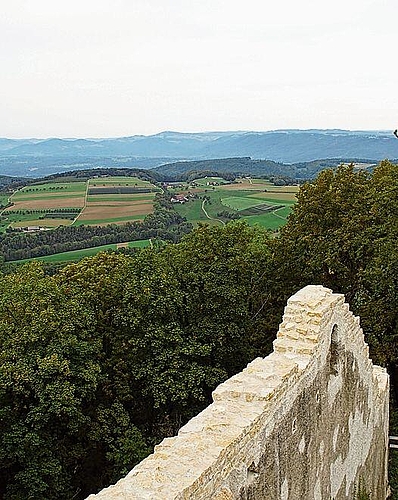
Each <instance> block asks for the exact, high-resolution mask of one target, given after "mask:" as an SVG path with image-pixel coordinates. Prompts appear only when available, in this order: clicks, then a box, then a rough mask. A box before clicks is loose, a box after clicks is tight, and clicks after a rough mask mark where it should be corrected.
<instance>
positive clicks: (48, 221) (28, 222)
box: [10, 219, 73, 227]
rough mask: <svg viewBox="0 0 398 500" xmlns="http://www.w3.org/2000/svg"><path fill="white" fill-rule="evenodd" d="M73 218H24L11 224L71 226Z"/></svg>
mask: <svg viewBox="0 0 398 500" xmlns="http://www.w3.org/2000/svg"><path fill="white" fill-rule="evenodd" d="M72 222H73V221H72V220H71V219H36V220H22V221H18V222H12V223H11V224H10V225H11V226H12V227H28V226H29V227H30V226H41V227H58V226H70V225H71V224H72Z"/></svg>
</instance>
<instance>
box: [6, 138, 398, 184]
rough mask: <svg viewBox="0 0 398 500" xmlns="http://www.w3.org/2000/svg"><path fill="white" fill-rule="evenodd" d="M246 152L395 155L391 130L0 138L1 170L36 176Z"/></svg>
mask: <svg viewBox="0 0 398 500" xmlns="http://www.w3.org/2000/svg"><path fill="white" fill-rule="evenodd" d="M227 157H251V158H252V159H266V160H272V161H275V162H280V163H287V164H290V163H299V162H308V161H313V160H318V159H326V158H334V159H339V158H341V159H344V160H347V159H354V158H355V159H358V158H361V159H365V160H368V161H369V162H377V161H379V160H381V159H384V158H388V159H390V160H394V159H396V158H398V140H397V139H396V138H395V137H394V135H393V134H392V132H391V131H347V130H336V129H331V130H317V129H313V130H276V131H268V132H242V131H238V132H202V133H180V132H162V133H159V134H155V135H150V136H144V135H136V136H131V137H120V138H104V139H60V138H51V139H7V138H3V139H0V174H5V175H19V176H22V175H23V176H29V177H39V176H43V175H49V174H52V173H56V172H61V171H66V170H72V169H73V170H76V169H81V168H90V167H91V168H94V167H121V166H125V167H138V168H151V167H156V166H159V165H162V164H165V163H170V162H175V161H179V160H206V159H212V158H227Z"/></svg>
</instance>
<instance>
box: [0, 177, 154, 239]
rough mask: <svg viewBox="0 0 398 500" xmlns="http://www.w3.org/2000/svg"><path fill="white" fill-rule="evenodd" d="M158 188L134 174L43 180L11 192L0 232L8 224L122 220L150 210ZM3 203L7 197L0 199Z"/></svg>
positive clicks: (50, 225) (54, 224)
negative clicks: (66, 180)
mask: <svg viewBox="0 0 398 500" xmlns="http://www.w3.org/2000/svg"><path fill="white" fill-rule="evenodd" d="M159 190H160V188H157V187H156V186H154V185H153V184H151V183H150V182H148V181H143V180H141V179H138V178H137V177H101V178H93V179H87V180H83V181H81V180H79V181H74V180H70V181H68V182H65V181H63V182H43V183H38V184H31V185H28V186H25V187H23V188H21V189H19V190H17V191H16V192H15V193H13V194H12V195H11V196H10V198H9V201H10V202H11V203H12V205H11V206H9V207H7V208H6V209H4V210H3V211H2V212H1V218H0V219H1V220H0V232H4V231H5V229H6V228H7V227H11V228H28V227H32V226H36V227H41V228H45V229H51V228H55V227H58V226H61V225H63V226H68V225H76V226H79V225H83V224H84V225H106V224H122V223H125V222H130V221H135V220H142V219H144V217H145V216H146V215H148V214H150V213H152V212H153V201H154V197H155V194H156V192H157V191H159ZM1 201H2V203H3V205H5V204H6V202H7V200H6V199H4V200H3V199H2V200H1Z"/></svg>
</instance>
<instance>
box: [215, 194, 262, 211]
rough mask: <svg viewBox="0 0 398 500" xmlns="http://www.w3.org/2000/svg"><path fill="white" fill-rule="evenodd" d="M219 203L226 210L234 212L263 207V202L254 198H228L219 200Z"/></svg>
mask: <svg viewBox="0 0 398 500" xmlns="http://www.w3.org/2000/svg"><path fill="white" fill-rule="evenodd" d="M221 203H222V204H223V205H225V206H226V207H228V208H232V209H234V210H237V211H239V210H244V209H245V208H251V207H257V206H258V205H263V204H264V201H263V200H258V199H256V198H243V197H240V196H228V197H227V198H221Z"/></svg>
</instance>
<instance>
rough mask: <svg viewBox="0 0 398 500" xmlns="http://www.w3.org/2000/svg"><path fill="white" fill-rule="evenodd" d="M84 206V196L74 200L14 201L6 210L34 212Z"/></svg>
mask: <svg viewBox="0 0 398 500" xmlns="http://www.w3.org/2000/svg"><path fill="white" fill-rule="evenodd" d="M83 206H84V196H80V197H76V198H54V200H48V199H47V200H34V199H31V200H27V201H15V202H14V205H12V206H11V207H8V209H7V210H35V209H46V208H47V209H51V208H82V207H83Z"/></svg>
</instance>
